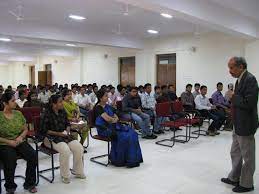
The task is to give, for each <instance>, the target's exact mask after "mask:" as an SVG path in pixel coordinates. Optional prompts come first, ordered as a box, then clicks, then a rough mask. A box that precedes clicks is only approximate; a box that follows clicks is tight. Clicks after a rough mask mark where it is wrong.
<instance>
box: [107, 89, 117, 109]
mask: <svg viewBox="0 0 259 194" xmlns="http://www.w3.org/2000/svg"><path fill="white" fill-rule="evenodd" d="M108 104H109V105H110V106H112V107H115V106H116V94H115V88H114V87H110V92H109V93H108Z"/></svg>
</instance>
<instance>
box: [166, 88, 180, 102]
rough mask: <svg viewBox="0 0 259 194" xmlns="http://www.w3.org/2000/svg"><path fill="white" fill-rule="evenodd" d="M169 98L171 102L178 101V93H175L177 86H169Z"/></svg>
mask: <svg viewBox="0 0 259 194" xmlns="http://www.w3.org/2000/svg"><path fill="white" fill-rule="evenodd" d="M168 97H169V99H170V101H172V102H174V101H176V100H177V99H178V97H177V95H176V93H175V86H174V85H172V84H171V85H169V86H168Z"/></svg>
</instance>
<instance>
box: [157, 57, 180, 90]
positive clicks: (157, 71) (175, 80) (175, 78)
mask: <svg viewBox="0 0 259 194" xmlns="http://www.w3.org/2000/svg"><path fill="white" fill-rule="evenodd" d="M168 55H175V59H176V60H175V61H176V63H175V88H176V84H177V79H176V76H177V75H176V71H177V55H176V53H166V54H156V84H157V85H158V65H159V56H168ZM168 65H169V64H168Z"/></svg>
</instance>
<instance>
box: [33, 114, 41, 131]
mask: <svg viewBox="0 0 259 194" xmlns="http://www.w3.org/2000/svg"><path fill="white" fill-rule="evenodd" d="M33 125H34V131H35V134H37V133H38V132H39V130H40V116H34V117H33Z"/></svg>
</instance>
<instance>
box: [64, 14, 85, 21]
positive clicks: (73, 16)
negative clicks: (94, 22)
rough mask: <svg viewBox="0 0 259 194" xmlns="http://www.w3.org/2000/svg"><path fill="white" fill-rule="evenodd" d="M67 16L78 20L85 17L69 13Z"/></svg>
mask: <svg viewBox="0 0 259 194" xmlns="http://www.w3.org/2000/svg"><path fill="white" fill-rule="evenodd" d="M68 17H69V18H71V19H73V20H78V21H82V20H85V19H86V18H85V17H83V16H80V15H69V16H68Z"/></svg>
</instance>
